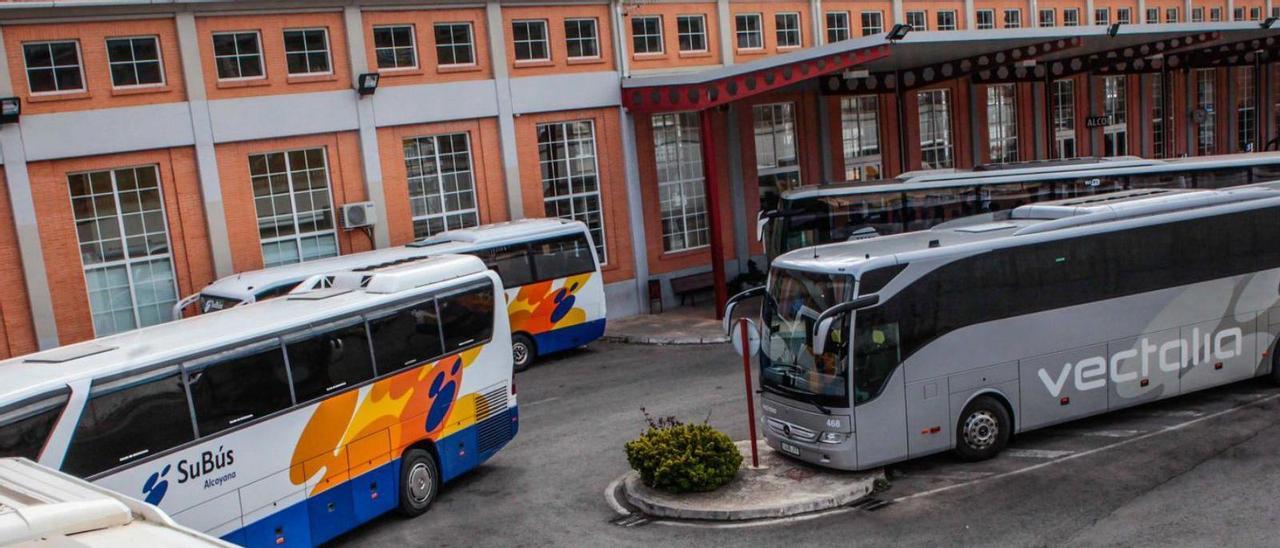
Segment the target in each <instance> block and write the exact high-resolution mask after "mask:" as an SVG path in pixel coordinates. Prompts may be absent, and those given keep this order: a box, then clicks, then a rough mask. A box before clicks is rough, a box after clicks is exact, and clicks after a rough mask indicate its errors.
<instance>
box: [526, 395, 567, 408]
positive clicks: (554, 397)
mask: <svg viewBox="0 0 1280 548" xmlns="http://www.w3.org/2000/svg"><path fill="white" fill-rule="evenodd" d="M558 399H560V396H552V397H550V398H546V399H542V400H538V401H535V402H529V403H526V404H524V405H521V406H520V407H533V406H535V405H538V404H543V403H547V402H553V401H556V400H558Z"/></svg>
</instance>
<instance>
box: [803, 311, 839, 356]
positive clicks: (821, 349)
mask: <svg viewBox="0 0 1280 548" xmlns="http://www.w3.org/2000/svg"><path fill="white" fill-rule="evenodd" d="M836 319H838V317H837V316H830V317H827V318H824V319H823V320H822V321H819V322H818V325H816V326H814V328H813V330H814V334H813V343H812V344H810V345H809V348H812V349H813V354H814V355H815V356H820V355H822V354H825V353H826V351H827V338H829V337H830V336H831V326H833V325H835V323H836Z"/></svg>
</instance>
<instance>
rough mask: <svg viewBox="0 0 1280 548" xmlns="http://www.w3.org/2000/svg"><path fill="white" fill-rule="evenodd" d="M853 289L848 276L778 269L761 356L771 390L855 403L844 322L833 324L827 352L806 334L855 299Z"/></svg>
mask: <svg viewBox="0 0 1280 548" xmlns="http://www.w3.org/2000/svg"><path fill="white" fill-rule="evenodd" d="M852 289H853V284H852V279H851V278H850V277H849V276H847V275H843V274H824V273H814V272H802V271H798V270H785V269H774V270H773V273H772V274H770V276H769V290H768V293H767V297H766V298H765V303H764V310H763V318H764V333H763V335H764V337H763V343H762V345H761V346H762V348H761V354H760V384H761V386H762V387H763V388H764V389H765V390H768V391H770V392H774V393H776V394H779V395H782V396H786V397H789V398H795V399H799V400H801V401H807V402H809V403H812V404H816V405H818V406H830V407H842V408H844V407H849V389H848V386H849V370H848V363H847V360H846V359H845V356H846V349H847V345H846V340H845V339H846V336H845V335H844V328H845V323H844V320H839V321H837V322H836V324H835V325H834V326H832V329H831V331H830V335H829V337H830V338H829V339H828V341H827V344H826V349H825V352H824V353H823V354H822V355H815V354H814V353H813V351H812V349H811V348H810V347H809V345H808V343H807V341H806V337H805V334H806V333H808V332H811V331H812V329H813V324H814V322H816V321H817V319H818V315H819V314H821V313H822V311H823V310H826V309H828V308H830V307H831V306H834V305H836V304H838V303H841V302H844V301H846V300H848V299H850V298H852V296H853V295H852Z"/></svg>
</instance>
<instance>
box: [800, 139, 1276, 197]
mask: <svg viewBox="0 0 1280 548" xmlns="http://www.w3.org/2000/svg"><path fill="white" fill-rule="evenodd" d="M1268 164H1280V152H1277V151H1271V152H1247V153H1238V154H1221V155H1216V156H1197V157H1189V158H1177V159H1172V160H1147V159H1141V158H1135V157H1132V156H1124V157H1117V158H1093V159H1088V160H1087V161H1080V162H1060V163H1049V164H1043V163H1037V162H1024V163H1019V164H1015V165H1014V167H1011V168H1008V169H1003V168H1002V169H994V168H990V167H987V166H984V169H982V170H981V171H978V170H967V169H948V170H931V171H921V172H908V173H905V174H903V175H900V176H898V177H896V178H894V179H886V180H883V181H869V182H840V183H832V184H827V185H809V186H802V187H797V188H793V189H791V190H788V191H785V192H783V193H782V200H784V201H786V200H808V199H814V198H823V197H836V196H854V195H860V194H875V193H880V192H903V191H908V190H929V189H935V188H952V187H959V186H971V185H973V184H975V183H982V184H997V183H1012V182H1034V181H1035V180H1037V179H1044V180H1052V179H1063V178H1078V177H1090V176H1096V175H1097V174H1098V173H1099V172H1102V171H1105V172H1106V173H1107V174H1109V175H1133V174H1154V173H1160V172H1168V171H1185V170H1189V169H1216V168H1233V167H1248V166H1254V165H1268Z"/></svg>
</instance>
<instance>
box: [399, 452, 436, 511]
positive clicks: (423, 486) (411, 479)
mask: <svg viewBox="0 0 1280 548" xmlns="http://www.w3.org/2000/svg"><path fill="white" fill-rule="evenodd" d="M439 492H440V467H439V466H438V465H437V464H436V458H435V457H434V456H432V455H431V452H430V451H427V450H425V449H410V450H408V451H405V452H404V456H403V457H401V459H400V513H402V514H404V515H405V516H408V517H411V518H412V517H417V516H420V515H422V514H423V513H425V512H426V511H427V510H429V509H431V503H432V502H435V500H436V494H437V493H439Z"/></svg>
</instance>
